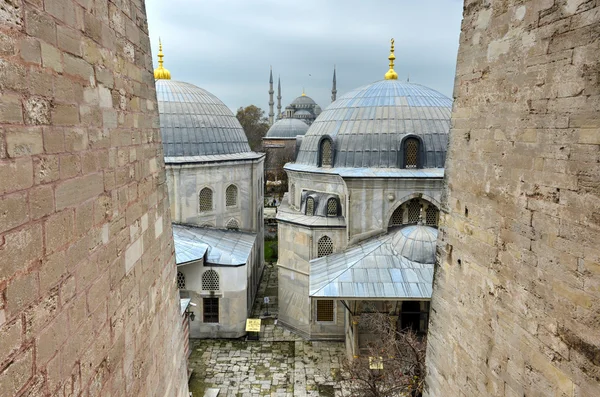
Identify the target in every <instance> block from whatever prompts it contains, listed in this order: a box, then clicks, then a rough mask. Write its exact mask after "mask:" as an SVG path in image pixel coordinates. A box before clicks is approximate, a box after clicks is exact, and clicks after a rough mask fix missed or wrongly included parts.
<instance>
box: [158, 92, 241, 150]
mask: <svg viewBox="0 0 600 397" xmlns="http://www.w3.org/2000/svg"><path fill="white" fill-rule="evenodd" d="M156 96H157V99H158V112H159V115H160V132H161V135H162V141H163V147H164V155H165V157H178V156H203V155H214V154H232V153H243V152H249V151H250V146H248V139H247V138H246V134H245V133H244V130H243V129H242V126H241V125H240V123H239V121H238V119H237V118H236V117H235V116H234V115H233V113H232V112H231V110H229V108H228V107H227V106H225V104H224V103H223V102H221V100H219V98H217V97H216V96H214V95H213V94H211V93H210V92H208V91H206V90H203V89H202V88H200V87H196V86H195V85H193V84H189V83H184V82H181V81H174V80H157V81H156Z"/></svg>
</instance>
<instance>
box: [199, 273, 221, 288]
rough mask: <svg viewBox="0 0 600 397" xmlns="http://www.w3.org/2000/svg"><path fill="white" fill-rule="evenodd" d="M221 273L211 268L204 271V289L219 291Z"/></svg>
mask: <svg viewBox="0 0 600 397" xmlns="http://www.w3.org/2000/svg"><path fill="white" fill-rule="evenodd" d="M218 290H219V274H218V273H217V272H215V271H214V270H212V269H210V270H207V271H205V272H204V273H202V291H218Z"/></svg>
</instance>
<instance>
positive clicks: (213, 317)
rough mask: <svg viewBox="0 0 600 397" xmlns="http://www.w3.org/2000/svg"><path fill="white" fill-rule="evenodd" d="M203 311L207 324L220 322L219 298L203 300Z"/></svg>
mask: <svg viewBox="0 0 600 397" xmlns="http://www.w3.org/2000/svg"><path fill="white" fill-rule="evenodd" d="M202 309H203V310H202V311H203V313H204V322H205V323H218V322H219V298H203V299H202Z"/></svg>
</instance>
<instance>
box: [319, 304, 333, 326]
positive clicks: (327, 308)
mask: <svg viewBox="0 0 600 397" xmlns="http://www.w3.org/2000/svg"><path fill="white" fill-rule="evenodd" d="M317 321H330V322H331V321H333V301H332V300H318V301H317Z"/></svg>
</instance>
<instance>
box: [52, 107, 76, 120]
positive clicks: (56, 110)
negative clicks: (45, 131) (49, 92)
mask: <svg viewBox="0 0 600 397" xmlns="http://www.w3.org/2000/svg"><path fill="white" fill-rule="evenodd" d="M52 124H54V125H77V124H79V109H78V107H77V106H75V105H59V104H56V105H54V107H53V108H52Z"/></svg>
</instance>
